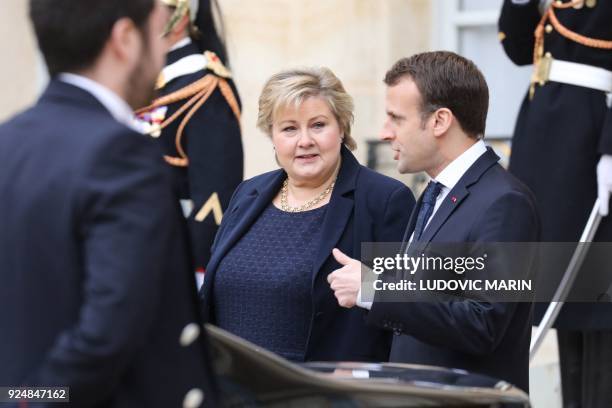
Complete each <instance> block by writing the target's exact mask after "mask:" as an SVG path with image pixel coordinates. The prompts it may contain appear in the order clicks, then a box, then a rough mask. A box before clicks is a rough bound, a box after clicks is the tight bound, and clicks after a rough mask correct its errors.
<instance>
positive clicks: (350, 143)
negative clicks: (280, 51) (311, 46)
mask: <svg viewBox="0 0 612 408" xmlns="http://www.w3.org/2000/svg"><path fill="white" fill-rule="evenodd" d="M312 96H318V97H322V98H323V99H324V100H325V101H326V102H327V104H328V105H329V108H330V110H331V111H332V113H333V114H334V116H335V117H336V120H337V121H338V125H339V126H340V131H341V132H342V133H343V135H344V138H343V143H344V145H345V146H346V147H348V148H349V149H351V150H354V149H355V148H356V147H357V143H356V142H355V139H353V138H352V136H351V125H352V123H353V106H354V105H353V98H351V96H350V95H349V94H348V93H346V91H345V90H344V86H343V85H342V82H340V80H339V79H338V77H336V75H334V73H333V72H332V71H331V70H330V69H329V68H325V67H313V68H298V69H291V70H287V71H282V72H279V73H278V74H275V75H273V76H272V77H271V78H270V79H269V80H268V82H266V85H265V86H264V88H263V90H262V91H261V95H260V96H259V113H258V115H257V127H258V128H259V129H260V130H261V131H262V132H264V133H265V134H267V135H268V136H272V123H273V120H274V116H275V115H276V114H277V113H278V112H279V111H280V110H281V109H284V108H286V107H287V106H290V105H293V106H295V107H297V106H299V105H300V104H301V103H302V102H304V100H306V99H307V98H309V97H312Z"/></svg>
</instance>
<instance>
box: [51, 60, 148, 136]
mask: <svg viewBox="0 0 612 408" xmlns="http://www.w3.org/2000/svg"><path fill="white" fill-rule="evenodd" d="M57 78H58V79H59V80H60V81H62V82H66V83H68V84H70V85H74V86H76V87H78V88H81V89H83V90H84V91H86V92H88V93H90V94H91V95H92V96H93V97H94V98H96V99H97V100H98V102H100V103H101V104H102V106H104V107H105V108H106V110H108V112H109V113H110V114H111V115H112V116H113V118H115V120H116V121H117V122H119V123H122V124H124V125H125V126H127V127H129V128H131V129H133V130H136V131H137V132H142V131H141V129H140V128H139V127H138V126H137V125H136V123H135V118H134V112H133V111H132V108H130V106H129V105H128V104H127V102H125V101H124V100H123V99H122V98H121V97H120V96H119V95H117V94H116V93H114V92H113V91H111V90H110V89H108V88H107V87H105V86H104V85H101V84H99V83H98V82H96V81H93V80H91V79H89V78H86V77H84V76H82V75H77V74H72V73H68V72H62V73H60V74H59V75H58V76H57Z"/></svg>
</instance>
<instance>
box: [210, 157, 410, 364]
mask: <svg viewBox="0 0 612 408" xmlns="http://www.w3.org/2000/svg"><path fill="white" fill-rule="evenodd" d="M341 154H342V164H341V167H340V171H339V174H338V179H337V180H336V185H335V187H334V190H333V192H332V196H331V199H330V202H329V205H328V208H327V212H326V214H325V218H324V220H323V226H322V237H321V242H320V243H319V249H318V252H317V255H316V257H315V259H314V265H313V270H312V317H311V324H310V333H309V338H308V341H307V343H306V354H305V359H306V361H314V360H318V361H388V356H389V349H390V345H391V334H390V332H385V331H382V330H380V329H378V328H375V327H373V326H369V325H366V322H365V313H366V312H365V310H364V309H361V308H359V307H354V308H352V309H344V308H341V307H340V306H338V303H337V301H336V298H335V297H334V293H333V291H332V290H331V289H330V287H329V284H328V283H327V275H328V274H329V273H331V272H332V271H334V270H335V269H337V268H339V267H341V265H340V264H339V263H338V262H336V260H335V259H334V257H333V256H332V254H331V251H332V249H333V248H338V249H340V250H341V251H343V252H344V253H345V254H347V255H349V256H350V257H352V258H357V259H359V258H360V254H361V243H362V242H375V241H377V242H399V241H401V240H402V236H403V234H404V230H405V229H406V225H407V224H408V218H409V217H410V213H411V211H412V209H413V207H414V204H415V200H414V196H413V195H412V193H411V192H410V190H409V189H408V188H407V187H406V186H405V185H404V184H402V183H400V182H399V181H397V180H394V179H392V178H389V177H386V176H383V175H382V174H378V173H376V172H374V171H372V170H370V169H368V168H366V167H364V166H361V165H360V164H359V163H358V162H357V160H356V159H355V157H354V156H353V154H352V153H351V152H350V151H349V150H348V149H346V148H345V147H344V146H343V147H342V152H341ZM286 177H287V175H286V173H285V172H284V171H283V170H275V171H272V172H269V173H264V174H262V175H259V176H257V177H254V178H252V179H250V180H246V181H244V182H242V184H240V185H239V186H238V188H237V189H236V191H235V192H234V196H233V197H232V199H231V202H230V204H229V206H228V210H227V211H226V213H225V215H224V217H223V222H222V223H221V227H220V229H219V231H218V232H217V236H216V238H215V242H214V244H213V247H212V256H211V259H210V262H209V263H208V267H207V268H206V276H205V279H204V285H203V286H202V289H201V290H200V297H201V305H202V310H203V316H204V319H205V320H206V321H208V322H210V323H213V324H214V323H215V321H214V317H215V313H214V310H213V303H212V297H213V292H214V282H215V273H216V272H217V268H218V267H219V264H220V262H221V260H222V259H223V257H224V256H225V255H226V254H227V253H228V251H229V250H230V249H231V248H232V246H233V245H234V244H236V242H238V240H239V239H240V238H241V237H242V236H243V235H244V234H245V233H246V232H247V231H248V230H249V228H250V227H251V225H253V223H254V222H255V221H256V220H257V218H258V217H259V215H260V214H261V213H262V212H263V210H264V209H265V208H266V207H267V206H268V205H269V204H270V203H271V202H272V199H273V198H274V197H275V196H276V194H277V193H278V191H279V190H280V188H281V184H282V183H283V181H284V180H285V178H286ZM270 256H274V254H270ZM261 284H262V285H265V282H262V283H261ZM274 295H275V294H274V293H272V292H271V293H270V296H274Z"/></svg>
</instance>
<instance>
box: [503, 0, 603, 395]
mask: <svg viewBox="0 0 612 408" xmlns="http://www.w3.org/2000/svg"><path fill="white" fill-rule="evenodd" d="M515 3H521V2H518V1H514V2H513V1H511V0H505V1H504V5H503V8H502V12H501V16H500V19H499V30H500V39H501V41H502V44H503V47H504V49H505V51H506V54H507V55H508V56H509V57H510V59H511V60H512V61H513V62H514V63H516V64H518V65H527V64H531V63H532V62H534V63H535V65H534V75H533V77H532V84H531V87H530V91H529V92H528V93H527V96H526V97H525V100H524V101H523V104H522V106H521V109H520V112H519V116H518V120H517V123H516V128H515V130H514V137H513V139H512V156H511V158H510V171H511V172H512V173H514V175H515V176H517V177H518V178H519V179H521V180H522V181H523V182H524V183H525V184H527V186H528V187H529V188H530V189H531V190H532V191H533V192H534V193H535V196H536V201H537V203H538V206H539V208H540V210H541V218H542V240H543V241H548V242H576V241H578V240H579V238H580V235H581V233H582V230H583V229H584V227H585V224H586V222H587V219H588V216H589V213H590V212H591V209H592V207H593V204H594V202H595V200H596V198H597V173H596V167H597V163H598V161H599V158H600V156H601V155H602V154H612V109H611V108H610V98H611V97H610V91H612V89H611V88H612V2H611V1H609V0H584V1H581V2H575V3H574V4H569V3H570V2H569V1H567V0H564V1H561V2H556V1H555V2H549V3H548V5H547V7H542V9H543V10H542V13H543V14H540V11H539V10H538V7H539V6H540V4H539V3H540V2H539V1H537V0H531V1H527V2H523V3H525V4H515ZM578 3H580V4H578ZM574 6H576V7H577V8H574ZM557 61H562V62H561V64H559V63H557ZM568 63H569V64H568ZM574 64H582V65H580V66H577V65H574ZM560 67H561V68H562V69H558V68H560ZM575 68H578V69H577V70H576V69H575ZM605 70H607V72H606V71H605ZM595 83H596V84H597V85H595ZM596 88H599V89H596ZM595 240H596V241H606V242H609V241H612V222H610V217H606V218H604V219H603V221H602V223H601V225H600V227H599V230H598V232H597V235H596V236H595ZM569 259H570V254H567V257H566V259H559V261H560V262H559V264H558V265H559V268H561V270H562V268H565V267H566V266H567V264H568V262H569ZM548 261H549V262H550V261H551V260H548ZM599 269H601V265H599V264H598V263H596V262H590V264H589V262H587V263H585V264H584V265H583V268H582V269H581V271H580V273H579V275H578V276H577V280H578V281H580V280H590V278H589V275H590V274H594V273H600V272H602V271H601V270H599ZM603 290H605V288H604V289H603ZM539 306H540V307H536V315H537V314H541V313H542V312H543V311H544V308H543V307H541V306H545V305H542V304H540V305H539ZM536 317H537V316H536ZM555 326H556V327H557V329H558V331H557V338H558V343H559V357H560V363H561V379H562V386H563V404H564V406H572V407H574V406H575V407H579V406H584V407H609V406H610V405H611V404H612V392H611V389H610V387H609V384H610V381H612V379H611V377H610V373H611V372H612V365H611V363H610V362H611V361H612V330H611V329H612V305H611V304H610V303H606V304H603V303H602V304H596V303H567V304H565V305H564V307H563V309H562V310H561V314H560V315H559V317H558V319H557V321H556V324H555Z"/></svg>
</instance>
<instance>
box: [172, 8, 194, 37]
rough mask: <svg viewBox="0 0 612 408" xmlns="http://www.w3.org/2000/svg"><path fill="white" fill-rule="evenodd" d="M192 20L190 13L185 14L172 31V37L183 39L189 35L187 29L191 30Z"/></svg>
mask: <svg viewBox="0 0 612 408" xmlns="http://www.w3.org/2000/svg"><path fill="white" fill-rule="evenodd" d="M190 18H191V16H190V15H189V13H187V14H185V15H184V16H183V18H181V19H180V21H179V22H178V23H177V24H176V26H175V27H174V29H172V36H174V37H178V38H181V37H182V36H183V35H185V34H189V32H188V31H187V29H188V28H189V22H190Z"/></svg>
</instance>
